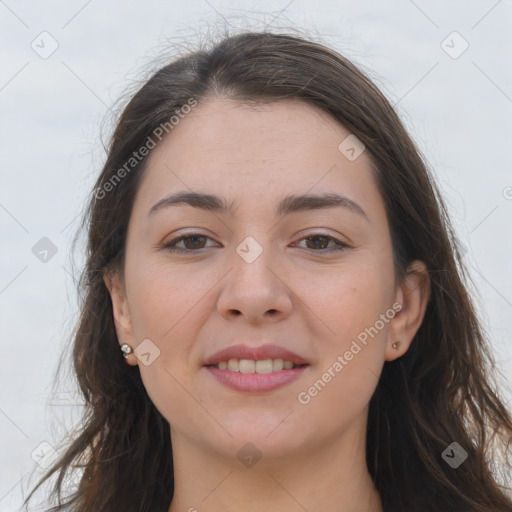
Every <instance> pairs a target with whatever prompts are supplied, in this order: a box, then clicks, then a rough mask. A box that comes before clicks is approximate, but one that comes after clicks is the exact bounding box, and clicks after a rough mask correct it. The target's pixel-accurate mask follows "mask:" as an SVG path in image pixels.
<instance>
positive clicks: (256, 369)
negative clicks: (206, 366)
mask: <svg viewBox="0 0 512 512" xmlns="http://www.w3.org/2000/svg"><path fill="white" fill-rule="evenodd" d="M214 366H215V367H216V368H218V369H219V370H229V371H231V372H241V373H270V372H280V371H281V370H283V369H284V370H291V369H292V368H293V367H294V366H295V365H294V363H293V362H292V361H285V360H284V359H260V360H259V361H255V360H253V359H229V360H228V361H221V362H220V363H218V364H216V365H214Z"/></svg>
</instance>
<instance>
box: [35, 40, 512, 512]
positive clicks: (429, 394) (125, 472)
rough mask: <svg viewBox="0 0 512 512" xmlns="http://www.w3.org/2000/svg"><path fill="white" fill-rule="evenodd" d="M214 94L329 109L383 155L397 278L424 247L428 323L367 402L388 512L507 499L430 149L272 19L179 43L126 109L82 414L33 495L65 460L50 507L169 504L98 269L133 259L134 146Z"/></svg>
mask: <svg viewBox="0 0 512 512" xmlns="http://www.w3.org/2000/svg"><path fill="white" fill-rule="evenodd" d="M213 96H219V97H228V98H232V99H237V100H240V101H243V102H256V103H257V102H262V101H277V100H279V99H285V98H296V99H300V100H302V101H304V102H307V103H308V104H310V105H313V106H316V107H317V108H319V109H321V110H322V111H324V112H327V113H329V114H330V115H331V116H333V117H334V119H336V120H337V121H338V122H339V123H341V124H342V125H344V126H345V127H346V128H347V129H348V130H349V131H350V133H353V134H355V135H356V136H357V137H358V138H359V139H360V141H362V143H363V144H364V145H365V147H366V150H367V151H368V152H369V154H370V156H371V158H372V161H373V163H374V166H375V176H376V180H377V184H378V187H379V190H380V193H381V194H382V197H383V199H384V202H385V206H386V211H387V216H388V221H389V225H390V230H391V237H392V243H393V255H394V258H395V266H396V272H397V276H398V277H399V278H400V277H403V275H404V272H405V269H406V268H407V264H408V263H410V262H411V261H412V260H414V259H419V260H422V261H423V262H425V264H426V266H427V268H428V272H429V276H430V279H431V298H430V302H429V304H428V307H427V311H426V314H425V317H424V320H423V323H422V325H421V327H420V328H419V330H418V332H417V334H416V336H415V339H414V340H413V343H412V345H411V347H410V349H409V350H408V352H407V353H406V354H405V355H404V356H402V357H400V358H398V359H397V360H395V361H393V362H386V363H385V364H384V369H383V372H382V375H381V377H380V380H379V383H378V385H377V389H376V391H375V393H374V395H373V397H372V399H371V401H370V404H369V416H368V429H367V466H368V470H369V472H370V475H371V476H372V478H373V480H374V482H375V485H376V487H377V489H378V491H379V493H380V495H381V499H382V503H383V506H384V509H385V511H386V512H399V511H407V512H426V511H432V510H435V511H436V512H443V511H446V512H448V511H449V512H469V511H475V512H476V511H478V512H512V500H511V498H510V494H509V492H510V489H508V487H505V486H507V485H510V484H509V482H508V481H507V480H506V477H507V474H509V473H508V471H509V470H510V468H511V464H510V458H509V456H510V452H511V446H510V443H511V438H512V420H511V416H510V414H509V412H508V411H507V409H506V407H505V405H504V403H503V402H502V400H501V399H500V397H499V396H498V392H497V389H498V388H497V383H496V382H494V380H493V374H492V372H497V369H496V365H495V363H494V361H493V357H492V354H491V352H490V348H489V342H488V339H487V337H486V334H485V333H484V332H483V330H482V328H481V326H480V321H479V319H478V317H477V314H476V311H475V307H474V304H473V299H472V298H471V296H470V293H469V289H470V287H472V286H473V285H472V283H471V281H470V278H469V276H468V273H467V270H466V269H465V266H464V262H463V261H462V259H461V253H460V249H459V244H458V241H457V238H456V236H455V233H454V231H453V228H452V226H451V224H450V221H449V218H448V215H447V210H446V206H445V205H444V203H443V200H442V198H441V196H440V193H439V191H438V188H437V187H436V185H435V183H434V181H433V178H432V176H431V173H430V171H429V169H428V167H427V165H426V164H425V162H424V159H423V157H422V156H421V154H420V152H419V150H418V149H417V148H416V146H415V144H414V142H413V141H412V140H411V138H410V137H409V135H408V134H407V132H406V130H405V128H404V126H403V125H402V123H401V121H400V120H399V118H398V116H397V114H396V113H395V111H394V110H393V108H392V106H391V105H390V103H389V102H388V100H387V99H386V98H385V97H384V96H383V95H382V93H381V92H380V91H379V90H378V89H377V87H376V86H375V85H374V84H373V83H372V81H371V80H370V79H369V78H368V77H367V76H366V75H365V74H364V73H362V72H361V71H360V70H359V69H358V68H357V67H356V66H355V65H354V64H352V63H351V62H350V61H349V60H347V59H346V58H344V57H343V56H341V55H339V54H338V53H337V52H335V51H333V50H332V49H329V48H328V47H326V46H325V45H323V44H321V43H319V42H315V41H312V40H311V39H310V38H307V37H302V36H298V35H297V34H285V33H272V32H267V31H263V32H243V33H240V34H236V35H231V36H229V35H227V36H224V37H223V38H222V39H221V40H220V41H217V42H212V43H211V44H210V45H206V46H204V47H203V46H201V47H200V48H198V49H196V50H195V51H189V52H187V53H184V54H183V55H182V56H181V57H180V58H177V59H176V60H174V61H173V62H171V63H169V64H167V65H165V66H164V67H162V68H161V69H159V70H158V71H157V72H155V73H154V74H153V75H152V76H151V77H150V79H149V80H148V81H147V82H146V83H145V84H144V85H143V86H142V87H141V88H140V89H139V90H138V92H136V94H135V95H134V96H133V97H132V99H131V100H130V101H129V103H128V104H127V106H126V107H125V108H124V111H123V112H122V114H121V116H120V119H119V121H118V124H117V126H116V128H115V131H114V133H113V136H112V139H111V142H110V145H109V147H108V148H107V149H108V157H107V160H106V163H105V165H104V167H103V170H102V172H101V174H100V176H99V178H98V180H97V182H96V184H95V188H94V190H93V191H92V193H91V196H90V203H89V205H88V209H87V212H86V220H85V222H84V225H85V226H86V229H87V233H88V252H87V262H86V266H85V269H84V272H83V274H82V279H81V283H80V286H81V291H82V297H83V300H82V304H81V315H80V318H79V322H78V325H77V328H76V332H75V335H74V346H73V364H74V371H75V373H76V377H77V380H78V383H79V387H80V391H81V393H82V394H83V397H84V400H85V408H84V416H83V421H82V423H81V424H80V427H79V429H78V430H77V431H76V433H75V436H74V440H73V441H72V442H71V443H70V444H69V446H67V448H66V450H65V452H64V453H63V455H62V456H61V457H60V458H59V460H58V461H57V462H56V463H55V464H54V466H53V467H51V468H50V469H49V471H48V472H47V473H46V474H45V475H44V477H43V478H42V479H41V480H40V482H39V483H38V485H37V486H36V487H35V489H34V490H33V491H32V492H31V493H30V495H29V496H28V498H27V499H26V500H25V504H26V503H28V501H29V500H30V499H31V497H32V495H33V493H34V491H35V490H36V489H38V488H39V486H40V485H41V484H42V483H43V482H45V481H46V480H48V479H49V478H50V477H51V476H52V475H54V474H57V475H58V479H57V482H56V483H55V486H54V487H53V489H52V493H53V494H52V495H53V496H56V497H58V505H56V507H55V508H53V509H52V510H55V511H60V510H65V509H66V507H72V508H70V509H71V510H75V511H78V512H113V511H118V510H122V511H123V512H130V511H133V512H166V511H167V510H168V507H169V505H170V502H171V499H172V497H173V492H174V476H173V459H172V446H171V438H170V426H169V423H168V422H167V421H166V419H165V418H164V417H163V416H162V415H161V414H160V413H159V411H158V410H157V409H156V408H155V406H154V405H153V403H152V402H151V400H150V398H149V397H148V395H147V393H146V390H145V388H144V385H143V383H142V381H141V377H140V373H139V370H138V367H137V366H135V367H131V366H129V365H127V364H126V363H125V361H124V359H123V357H122V354H121V352H120V350H119V344H118V341H117V337H116V332H115V328H114V323H113V316H112V304H111V300H110V296H109V293H108V290H107V288H106V286H105V284H104V281H103V276H104V275H105V273H106V272H108V271H110V270H112V269H117V270H121V271H122V266H123V255H124V250H125V242H126V234H127V226H128V221H129V217H130V213H131V209H132V205H133V201H134V196H135V193H136V191H137V187H138V183H139V180H140V177H141V175H142V173H143V172H144V167H145V163H146V161H147V157H144V158H141V159H140V161H139V160H138V159H137V161H132V160H130V159H131V158H133V153H134V152H136V151H138V150H139V148H141V147H143V146H144V145H147V144H148V140H149V139H148V138H151V139H152V140H153V141H154V142H156V143H158V140H156V139H155V130H157V129H158V127H161V126H166V127H167V129H166V132H167V131H168V132H170V130H171V129H172V127H171V126H170V125H169V120H170V118H171V117H172V116H173V115H178V113H179V112H180V111H182V109H183V106H184V105H187V104H190V103H191V99H193V100H194V101H197V104H201V103H204V102H206V101H207V100H208V98H209V97H213ZM166 123H167V124H166ZM157 133H159V132H157ZM127 162H130V164H129V165H128V166H127ZM132 164H133V165H132ZM123 168H124V171H125V172H120V169H123ZM116 176H117V178H116ZM108 184H110V185H108ZM454 442H456V443H458V445H460V446H461V447H463V448H464V450H465V451H466V452H467V454H468V458H467V459H466V460H465V461H464V462H463V463H462V464H461V465H460V466H459V467H458V468H457V469H454V468H453V467H451V466H450V465H449V464H448V463H447V461H446V460H445V458H443V452H445V450H446V449H447V447H449V446H450V445H452V443H454ZM76 468H82V469H83V475H82V477H81V479H80V483H79V485H78V487H77V488H76V489H74V491H73V492H72V493H70V494H69V495H68V496H67V498H66V500H67V501H62V500H61V498H62V487H63V482H64V481H65V478H66V477H67V475H68V474H69V472H71V471H73V470H75V469H76Z"/></svg>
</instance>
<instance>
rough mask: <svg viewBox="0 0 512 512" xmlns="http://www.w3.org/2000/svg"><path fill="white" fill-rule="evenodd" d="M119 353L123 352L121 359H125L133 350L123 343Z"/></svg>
mask: <svg viewBox="0 0 512 512" xmlns="http://www.w3.org/2000/svg"><path fill="white" fill-rule="evenodd" d="M121 351H122V352H123V357H124V358H125V359H127V358H128V354H131V353H132V352H133V349H132V347H130V345H127V344H126V343H124V344H123V345H121Z"/></svg>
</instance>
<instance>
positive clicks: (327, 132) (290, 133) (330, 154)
mask: <svg viewBox="0 0 512 512" xmlns="http://www.w3.org/2000/svg"><path fill="white" fill-rule="evenodd" d="M349 135H350V132H349V131H347V129H346V128H345V127H343V126H342V125H341V124H340V123H338V122H337V121H336V120H335V119H333V118H332V117H331V116H330V115H329V114H327V113H325V112H323V111H321V110H320V109H317V108H315V107H313V106H311V105H309V104H307V103H305V102H303V101H300V100H296V99H293V100H280V101H277V102H273V103H265V104H258V105H254V106H251V105H247V104H242V103H240V102H238V101H235V100H230V99H220V98H215V99H210V100H208V101H206V102H204V103H202V104H199V105H198V106H196V107H195V108H194V109H193V110H192V111H191V112H190V113H189V114H188V115H186V116H185V117H184V118H182V119H181V120H180V121H179V123H178V124H176V125H175V126H174V128H173V129H172V131H171V132H170V133H169V134H168V135H167V136H166V137H165V138H164V139H163V140H162V142H161V143H160V144H159V145H157V146H156V147H155V148H154V149H153V150H152V152H151V153H150V155H149V159H148V162H147V166H146V170H145V171H144V176H143V179H142V182H141V184H140V189H139V192H138V200H137V202H138V203H141V202H142V203H143V204H144V205H145V207H146V208H148V207H150V205H152V204H154V203H155V202H156V201H158V200H159V199H161V198H162V197H163V196H164V195H165V194H166V193H169V192H173V191H186V190H194V191H200V192H206V193H214V194H218V195H222V196H224V197H226V198H227V199H230V198H231V199H233V200H234V199H235V198H237V199H240V198H242V200H241V201H238V200H237V204H240V205H242V206H243V204H244V202H245V203H250V202H251V201H254V200H256V198H258V206H261V207H263V203H265V204H266V201H262V199H263V198H265V199H266V200H268V201H269V202H270V203H272V206H273V205H274V204H275V203H276V202H278V201H279V199H281V198H282V197H283V196H284V195H287V194H297V195H299V194H300V195H302V194H305V193H307V192H310V193H328V192H333V191H338V192H340V193H343V195H345V196H347V197H350V198H352V199H354V200H357V198H359V201H362V202H368V201H370V202H371V201H373V200H374V201H377V202H379V201H380V196H379V194H378V191H377V189H376V185H375V182H374V178H373V170H372V162H371V159H370V158H369V156H368V155H367V154H366V152H364V151H363V153H362V154H361V155H360V156H359V157H358V158H356V159H355V160H349V159H348V158H347V157H346V156H345V155H344V154H343V153H342V152H340V149H339V146H340V144H341V143H342V142H343V141H344V140H346V139H347V137H348V136H349ZM359 201H358V202H359ZM255 206H256V205H254V204H253V205H252V208H254V207H255ZM380 206H382V204H381V205H380Z"/></svg>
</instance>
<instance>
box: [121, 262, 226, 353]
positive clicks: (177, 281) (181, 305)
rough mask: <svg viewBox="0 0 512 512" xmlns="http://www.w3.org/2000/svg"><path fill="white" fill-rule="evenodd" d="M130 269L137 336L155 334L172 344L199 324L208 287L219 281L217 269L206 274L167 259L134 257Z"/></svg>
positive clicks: (130, 289) (160, 341)
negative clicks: (156, 259)
mask: <svg viewBox="0 0 512 512" xmlns="http://www.w3.org/2000/svg"><path fill="white" fill-rule="evenodd" d="M148 260H149V258H148ZM127 268H128V267H127ZM129 270H131V272H130V274H128V271H127V276H128V275H129V276H131V277H130V278H129V281H128V280H127V286H129V287H130V288H129V290H128V293H129V294H130V296H131V298H132V300H131V301H130V306H131V308H130V309H131V316H132V323H133V329H134V335H135V336H136V338H137V339H139V338H141V337H142V338H144V337H148V338H154V339H155V342H157V343H160V344H162V343H163V342H164V340H165V344H166V345H169V344H171V345H172V344H173V340H177V339H180V340H186V339H187V335H186V331H190V329H192V330H193V329H194V327H197V328H199V325H200V323H199V319H198V318H197V316H198V315H200V314H201V312H202V311H204V305H205V304H206V302H207V301H208V296H207V292H208V290H209V289H211V288H212V287H213V286H214V285H215V282H216V281H218V279H216V273H213V274H215V275H211V273H210V274H209V275H208V276H206V275H205V276H202V275H201V274H198V273H197V272H191V271H190V269H187V268H186V267H185V266H184V267H173V268H171V267H170V266H169V265H168V264H166V263H165V262H164V263H162V262H142V261H141V262H140V263H139V264H137V263H136V262H135V261H134V264H133V265H132V267H131V269H129ZM162 348H163V347H162Z"/></svg>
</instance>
